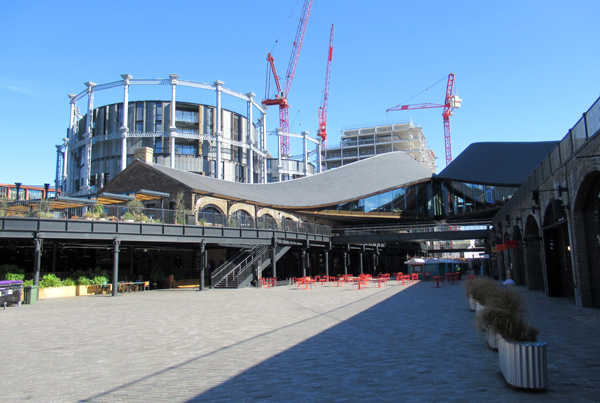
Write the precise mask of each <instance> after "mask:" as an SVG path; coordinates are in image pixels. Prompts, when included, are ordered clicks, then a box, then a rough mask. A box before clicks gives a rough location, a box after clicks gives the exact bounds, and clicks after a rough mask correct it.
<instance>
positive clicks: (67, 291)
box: [38, 285, 77, 299]
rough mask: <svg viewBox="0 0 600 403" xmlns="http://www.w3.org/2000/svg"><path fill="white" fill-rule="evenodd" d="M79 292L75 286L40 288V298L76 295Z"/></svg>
mask: <svg viewBox="0 0 600 403" xmlns="http://www.w3.org/2000/svg"><path fill="white" fill-rule="evenodd" d="M76 294H77V292H76V290H75V286H74V285H72V286H64V287H48V288H40V289H39V294H38V299H49V298H66V297H74V296H75V295H76Z"/></svg>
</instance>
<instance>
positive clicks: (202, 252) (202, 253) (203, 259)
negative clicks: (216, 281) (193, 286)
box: [196, 241, 206, 291]
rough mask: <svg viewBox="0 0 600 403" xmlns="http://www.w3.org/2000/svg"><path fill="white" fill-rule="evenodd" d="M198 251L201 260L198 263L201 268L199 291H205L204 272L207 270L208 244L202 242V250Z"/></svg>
mask: <svg viewBox="0 0 600 403" xmlns="http://www.w3.org/2000/svg"><path fill="white" fill-rule="evenodd" d="M196 251H197V252H199V255H200V256H198V258H199V259H200V260H199V262H198V263H199V266H200V278H199V283H198V284H199V285H198V291H204V271H205V270H206V242H205V241H202V242H200V249H199V250H198V249H196Z"/></svg>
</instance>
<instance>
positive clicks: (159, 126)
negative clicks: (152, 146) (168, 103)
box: [154, 102, 163, 132]
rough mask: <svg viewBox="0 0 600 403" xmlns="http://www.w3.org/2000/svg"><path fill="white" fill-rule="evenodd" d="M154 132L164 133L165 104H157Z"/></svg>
mask: <svg viewBox="0 0 600 403" xmlns="http://www.w3.org/2000/svg"><path fill="white" fill-rule="evenodd" d="M154 130H155V131H157V132H162V131H163V104H162V102H157V103H156V113H155V114H154Z"/></svg>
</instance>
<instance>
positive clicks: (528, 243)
mask: <svg viewBox="0 0 600 403" xmlns="http://www.w3.org/2000/svg"><path fill="white" fill-rule="evenodd" d="M523 242H524V245H525V285H526V286H527V289H529V290H543V289H544V271H543V269H542V237H541V236H540V227H539V226H538V223H537V221H536V219H535V217H534V216H532V215H529V216H528V217H527V220H526V221H525V234H524V237H523Z"/></svg>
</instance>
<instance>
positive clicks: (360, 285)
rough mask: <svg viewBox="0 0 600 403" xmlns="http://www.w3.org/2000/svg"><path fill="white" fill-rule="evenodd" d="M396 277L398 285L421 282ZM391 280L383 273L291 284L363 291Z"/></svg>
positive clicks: (299, 280)
mask: <svg viewBox="0 0 600 403" xmlns="http://www.w3.org/2000/svg"><path fill="white" fill-rule="evenodd" d="M394 276H395V278H396V285H406V284H409V283H411V282H412V283H414V282H417V281H419V278H418V276H411V275H409V274H403V273H396V274H394ZM390 278H391V275H390V274H389V273H382V274H379V275H377V276H375V277H374V276H373V275H371V274H360V275H358V276H353V275H350V274H344V275H338V276H315V277H293V278H292V279H291V281H290V284H291V285H293V286H296V288H297V289H302V290H310V289H312V288H316V287H317V285H321V286H326V287H342V286H346V285H351V286H352V288H353V289H357V290H362V289H365V288H367V287H377V288H382V287H385V286H387V285H388V283H389V281H390ZM261 280H262V279H261Z"/></svg>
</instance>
